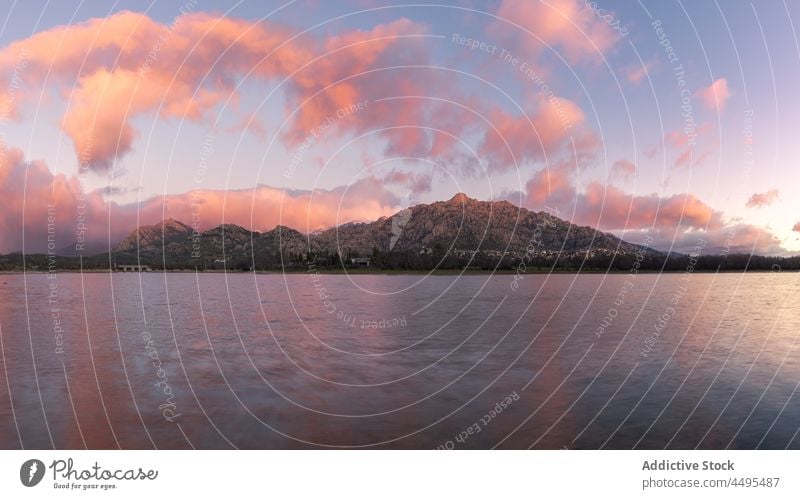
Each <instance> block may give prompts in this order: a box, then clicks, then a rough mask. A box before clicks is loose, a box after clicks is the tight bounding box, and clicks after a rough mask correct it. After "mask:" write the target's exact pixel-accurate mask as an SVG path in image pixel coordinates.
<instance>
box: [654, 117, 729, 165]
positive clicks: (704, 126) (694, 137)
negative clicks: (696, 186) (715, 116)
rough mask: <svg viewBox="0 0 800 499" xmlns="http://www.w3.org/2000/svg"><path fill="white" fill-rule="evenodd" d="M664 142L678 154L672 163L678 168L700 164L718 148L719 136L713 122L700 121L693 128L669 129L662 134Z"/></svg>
mask: <svg viewBox="0 0 800 499" xmlns="http://www.w3.org/2000/svg"><path fill="white" fill-rule="evenodd" d="M664 140H665V144H666V145H667V146H668V147H670V148H671V149H673V150H675V151H676V152H677V153H678V155H677V156H676V157H675V160H674V162H673V164H674V165H675V166H676V167H679V168H690V167H695V166H702V165H703V164H704V163H705V161H706V160H707V159H708V158H709V157H711V155H712V154H714V152H715V151H716V150H717V149H718V148H719V146H720V142H719V137H718V136H717V134H716V127H715V126H714V124H713V123H710V122H707V123H701V124H700V125H698V126H697V127H695V128H693V129H679V130H671V131H669V132H667V133H666V135H665V136H664Z"/></svg>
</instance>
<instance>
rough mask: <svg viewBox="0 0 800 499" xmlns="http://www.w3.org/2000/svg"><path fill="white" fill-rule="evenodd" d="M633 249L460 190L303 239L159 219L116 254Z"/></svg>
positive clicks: (214, 262)
mask: <svg viewBox="0 0 800 499" xmlns="http://www.w3.org/2000/svg"><path fill="white" fill-rule="evenodd" d="M640 249H641V248H640V247H639V246H637V245H634V244H630V243H627V242H625V241H622V240H621V239H619V238H617V237H615V236H613V235H611V234H606V233H603V232H600V231H597V230H595V229H593V228H591V227H581V226H577V225H574V224H571V223H569V222H566V221H564V220H561V219H559V218H556V217H554V216H551V215H549V214H547V213H544V212H533V211H529V210H527V209H525V208H519V207H517V206H515V205H513V204H511V203H509V202H507V201H497V202H490V201H477V200H475V199H471V198H469V197H467V196H466V195H464V194H461V193H459V194H457V195H456V196H454V197H453V198H452V199H450V200H448V201H440V202H435V203H431V204H420V205H417V206H413V207H410V208H406V209H404V210H401V211H399V212H398V213H395V214H394V215H392V216H390V217H382V218H380V219H378V220H376V221H374V222H370V223H359V222H354V223H347V224H343V225H340V226H338V227H334V228H331V229H327V230H323V231H321V232H316V233H313V234H310V235H304V234H301V233H300V232H298V231H296V230H294V229H291V228H288V227H284V226H278V227H276V228H274V229H272V230H270V231H267V232H263V233H262V232H253V231H250V230H247V229H245V228H243V227H240V226H237V225H232V224H226V225H220V226H218V227H215V228H213V229H210V230H207V231H205V232H203V233H196V232H193V230H192V229H191V228H190V227H189V226H187V225H185V224H182V223H180V222H177V221H175V220H165V221H164V222H162V223H160V224H156V225H152V226H146V227H140V228H139V229H137V230H135V231H134V232H133V233H132V234H131V235H130V236H128V237H127V238H126V239H125V240H124V241H122V242H121V243H120V244H119V245H118V246H117V247H116V249H115V252H116V253H117V254H118V255H121V256H122V257H123V258H124V257H125V256H126V255H127V256H132V255H137V256H138V258H141V257H142V256H144V257H146V258H148V259H156V260H160V259H162V258H163V261H164V262H165V263H167V264H169V265H176V266H184V267H197V266H202V267H205V268H208V267H209V266H211V267H217V266H219V265H222V266H224V267H225V268H230V267H235V268H245V269H246V268H250V267H252V266H254V267H255V268H270V267H271V266H276V265H279V266H282V267H283V266H286V265H287V264H292V265H299V264H300V263H301V262H303V261H305V260H307V259H308V258H309V257H312V258H314V259H316V260H320V259H321V261H322V262H323V263H326V262H327V263H328V264H331V265H334V264H338V263H337V262H339V259H340V258H343V259H345V261H349V260H347V259H348V258H353V257H358V256H360V257H371V258H375V259H376V262H373V263H378V264H387V262H398V261H402V262H403V264H404V265H406V264H413V265H418V266H423V267H426V266H427V267H430V266H432V265H436V262H437V261H439V260H441V259H443V258H448V257H450V258H454V257H458V258H462V260H459V262H458V263H457V264H458V265H461V264H470V262H466V263H465V260H463V257H465V256H466V257H469V256H475V255H479V256H481V257H482V258H483V259H482V262H483V263H482V265H484V266H485V265H488V264H489V263H487V258H488V259H494V260H496V261H500V260H501V259H510V260H514V259H517V260H519V259H521V258H522V257H523V256H525V255H526V254H527V255H532V254H535V255H556V254H558V255H564V256H571V257H577V256H579V255H581V254H582V255H583V256H593V255H604V256H613V255H631V254H634V253H635V252H637V251H639V250H640ZM644 251H647V252H648V253H656V252H653V251H652V250H649V249H645V250H644ZM420 255H422V256H420ZM410 258H411V259H410ZM409 262H411V263H409ZM451 264H453V265H456V263H455V262H451ZM392 265H394V264H393V263H392Z"/></svg>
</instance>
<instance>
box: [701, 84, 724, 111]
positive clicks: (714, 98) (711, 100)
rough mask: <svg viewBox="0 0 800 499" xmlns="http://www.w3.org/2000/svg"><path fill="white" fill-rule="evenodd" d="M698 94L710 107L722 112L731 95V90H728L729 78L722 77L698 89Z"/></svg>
mask: <svg viewBox="0 0 800 499" xmlns="http://www.w3.org/2000/svg"><path fill="white" fill-rule="evenodd" d="M696 95H697V97H699V98H700V100H701V101H702V102H703V104H704V105H705V106H706V107H707V108H708V109H710V110H712V111H717V112H722V111H723V110H724V109H725V103H726V102H727V101H728V98H729V97H730V96H731V93H730V90H728V80H726V79H725V78H720V79H718V80H716V81H715V82H714V83H712V84H711V85H709V86H708V87H706V88H703V89H700V90H698V91H697V94H696Z"/></svg>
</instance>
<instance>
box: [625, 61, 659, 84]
mask: <svg viewBox="0 0 800 499" xmlns="http://www.w3.org/2000/svg"><path fill="white" fill-rule="evenodd" d="M654 66H655V63H653V62H649V61H647V62H644V63H643V64H641V65H639V66H635V67H632V68H630V69H628V70H627V71H626V72H625V78H627V79H628V81H629V82H631V83H633V84H634V85H637V84H639V83H641V82H642V80H644V79H645V77H646V76H648V75H649V74H650V71H651V70H652V69H653V67H654Z"/></svg>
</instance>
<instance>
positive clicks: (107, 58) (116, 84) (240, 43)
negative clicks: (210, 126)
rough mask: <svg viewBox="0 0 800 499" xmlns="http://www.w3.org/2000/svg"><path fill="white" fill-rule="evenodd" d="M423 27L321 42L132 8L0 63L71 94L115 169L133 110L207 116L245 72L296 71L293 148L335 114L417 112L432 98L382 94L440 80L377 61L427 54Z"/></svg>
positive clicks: (292, 80) (104, 160)
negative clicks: (158, 17)
mask: <svg viewBox="0 0 800 499" xmlns="http://www.w3.org/2000/svg"><path fill="white" fill-rule="evenodd" d="M423 32H424V29H423V28H422V27H421V26H420V25H418V24H416V23H413V22H411V21H409V20H406V19H400V20H398V21H394V22H391V23H388V24H385V25H378V26H376V27H375V28H373V29H372V30H370V31H361V30H352V31H348V32H345V33H343V34H341V35H338V36H333V37H329V38H327V39H324V40H322V41H317V40H316V39H313V38H311V37H301V38H295V39H294V40H292V37H293V36H294V35H295V30H294V29H291V28H288V27H285V26H282V25H279V24H276V23H273V22H267V21H262V22H251V21H245V20H239V19H232V18H225V17H220V16H216V15H211V14H206V13H189V14H186V15H183V16H181V17H179V18H178V19H177V20H176V21H175V23H173V24H172V25H165V24H160V23H157V22H155V21H153V20H151V19H150V18H149V17H147V16H145V15H143V14H136V13H132V12H121V13H118V14H114V15H112V16H110V17H108V18H105V19H92V20H90V21H86V22H84V23H78V24H75V25H72V26H68V27H66V26H65V27H56V28H52V29H50V30H47V31H44V32H41V33H38V34H35V35H33V36H31V37H30V38H27V39H25V40H22V41H19V42H15V43H14V44H12V45H10V46H8V47H6V48H5V49H3V50H2V52H0V68H3V70H4V71H3V72H4V73H7V74H11V72H12V69H13V68H14V64H15V63H16V61H17V60H18V59H19V57H20V54H24V57H25V60H26V66H25V75H24V76H25V82H26V87H29V88H35V87H45V86H48V87H49V86H55V87H56V88H58V89H59V90H60V91H61V95H62V96H63V97H64V98H65V99H66V100H67V101H68V103H69V106H68V110H67V112H66V114H65V115H64V117H63V120H62V127H63V129H64V132H65V133H66V134H67V135H68V136H69V137H70V138H71V140H72V141H73V144H74V148H75V154H76V156H77V157H78V158H79V160H80V161H81V162H83V163H85V166H88V167H90V168H92V169H96V170H104V169H107V168H109V167H110V165H111V164H112V163H113V161H114V160H115V159H116V158H118V157H121V156H123V155H125V154H126V153H127V152H129V151H130V150H131V148H132V147H133V144H134V142H135V140H136V138H137V135H138V133H137V131H136V130H135V129H134V127H133V125H132V124H131V120H132V119H134V118H135V117H137V116H139V115H141V114H145V113H156V114H157V115H158V116H159V117H160V118H176V119H187V120H193V121H200V120H205V119H207V118H209V113H211V112H212V111H213V110H214V108H215V106H217V105H219V104H221V103H223V102H225V101H226V100H227V99H229V98H231V99H235V98H236V97H237V95H236V93H237V84H238V83H239V81H238V80H239V79H240V78H242V77H245V76H246V77H248V78H252V79H260V80H273V81H280V80H284V79H285V87H284V90H285V92H284V93H285V95H286V96H287V97H288V98H289V101H288V102H287V106H286V107H287V113H290V112H291V111H292V110H296V112H295V113H294V115H293V119H292V120H291V121H290V123H289V124H288V127H287V128H286V129H284V130H283V134H282V138H283V139H284V140H286V141H287V143H288V144H289V145H290V146H291V145H292V144H294V145H296V144H298V143H300V142H302V141H303V140H305V138H306V137H307V136H308V135H309V134H310V133H311V130H312V129H314V128H315V127H319V126H320V125H321V124H322V123H323V122H324V121H325V120H326V119H332V120H333V121H335V124H336V126H335V127H334V129H335V130H341V131H344V132H348V131H363V130H367V129H370V128H371V127H376V128H379V127H381V126H389V125H392V124H394V123H395V121H396V118H397V116H398V115H399V114H400V113H399V112H405V113H407V116H408V117H409V118H412V117H414V116H418V115H419V114H418V111H419V109H421V108H423V107H424V106H423V105H422V103H413V102H410V103H408V102H407V103H403V104H401V103H388V102H387V103H379V102H377V99H378V98H379V97H383V96H384V94H383V92H384V91H385V89H386V88H389V87H390V86H391V88H396V89H398V90H405V91H407V92H401V93H408V94H415V93H416V94H424V93H425V92H424V91H423V90H425V89H427V88H430V87H432V83H431V81H430V78H415V77H412V75H408V76H406V75H405V74H403V75H402V76H401V77H399V76H398V75H399V74H400V72H398V71H394V72H392V71H373V70H376V69H380V68H383V67H386V66H391V65H393V64H397V65H403V64H410V63H415V64H420V63H424V62H425V60H426V57H427V56H426V53H425V49H424V47H423V45H422V43H421V42H420V41H419V40H418V39H415V37H418V35H420V34H422V33H423ZM290 40H291V41H290ZM306 65H307V67H306ZM371 71H372V72H371ZM361 73H363V76H360V77H359V76H357V75H359V74H361ZM396 80H399V81H396ZM0 83H7V82H2V81H0ZM4 87H5V88H7V87H8V85H5V86H4ZM404 87H405V88H404ZM0 88H1V87H0ZM0 100H2V101H6V102H7V103H8V104H9V106H10V108H9V115H12V116H13V115H16V114H17V111H18V110H17V107H18V106H19V105H20V104H21V103H22V102H23V101H24V99H17V100H16V101H15V102H11V101H10V100H9V96H8V95H0ZM364 101H367V102H370V103H371V104H372V107H371V108H370V109H369V112H364V113H360V112H351V111H349V109H350V108H351V107H352V106H353V105H354V104H357V103H358V102H364ZM12 104H16V105H12ZM247 125H248V128H249V129H251V130H252V131H254V132H255V133H260V129H259V127H258V123H257V122H255V121H253V120H248V122H247Z"/></svg>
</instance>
